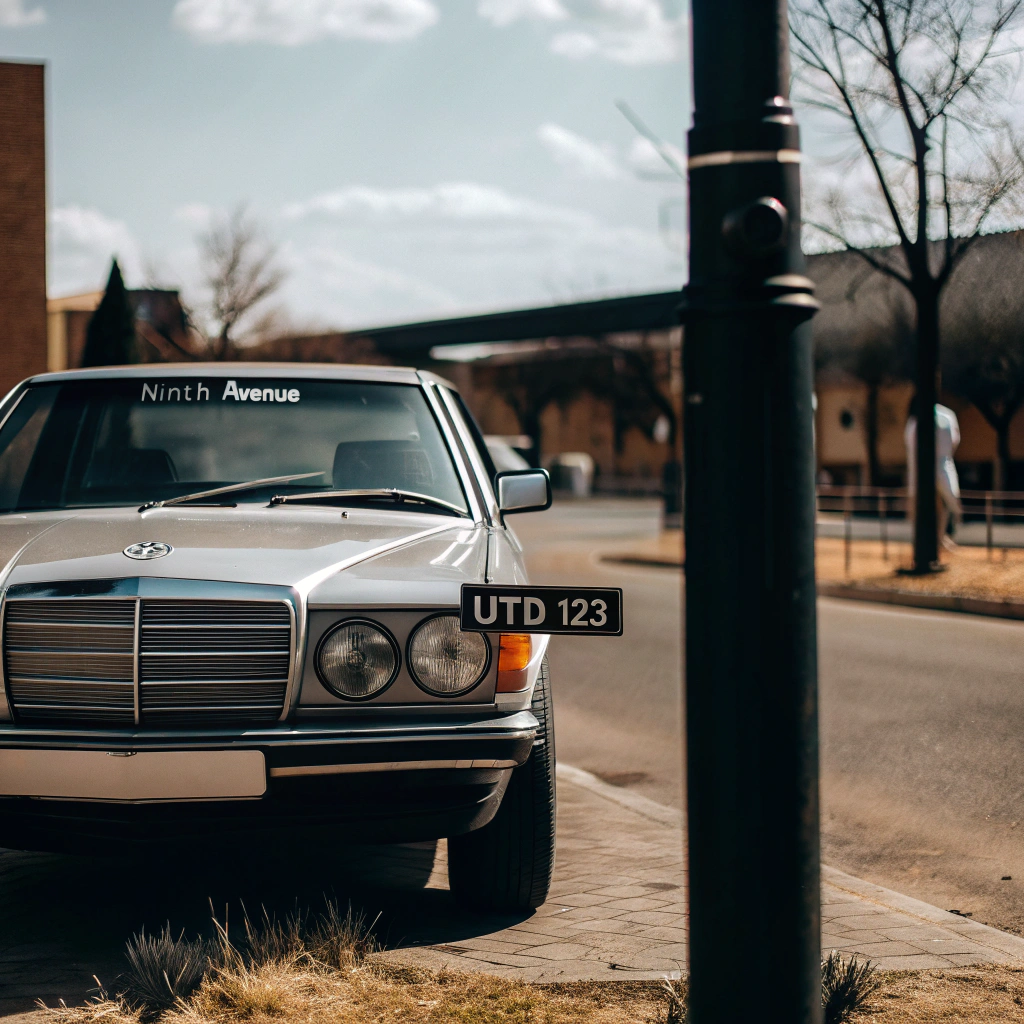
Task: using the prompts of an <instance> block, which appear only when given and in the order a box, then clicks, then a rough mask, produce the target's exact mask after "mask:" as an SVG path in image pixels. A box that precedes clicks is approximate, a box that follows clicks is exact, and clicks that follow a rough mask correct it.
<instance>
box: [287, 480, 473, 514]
mask: <svg viewBox="0 0 1024 1024" xmlns="http://www.w3.org/2000/svg"><path fill="white" fill-rule="evenodd" d="M353 499H355V500H357V501H358V500H360V499H361V500H364V501H380V500H383V501H393V502H395V503H396V504H399V505H400V504H402V503H404V502H406V501H412V502H418V503H419V504H421V505H433V506H434V508H439V509H443V510H444V511H445V512H454V513H455V514H456V515H457V516H462V517H464V518H467V516H466V511H465V509H461V508H459V506H458V505H453V504H452V503H451V502H450V501H443V500H442V499H441V498H432V497H431V496H430V495H429V494H417V493H416V491H401V490H398V489H397V488H394V487H368V488H359V489H356V490H347V491H310V492H309V493H308V494H275V495H274V496H273V497H272V498H271V499H270V504H271V505H288V504H291V503H293V502H294V503H296V504H301V503H304V502H317V501H330V502H332V503H333V502H340V503H341V504H343V505H347V504H348V503H349V502H351V501H352V500H353Z"/></svg>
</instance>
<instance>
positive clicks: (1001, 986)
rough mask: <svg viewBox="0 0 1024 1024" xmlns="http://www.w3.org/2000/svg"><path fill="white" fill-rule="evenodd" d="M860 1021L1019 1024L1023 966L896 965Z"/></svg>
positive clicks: (865, 1023)
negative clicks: (919, 968)
mask: <svg viewBox="0 0 1024 1024" xmlns="http://www.w3.org/2000/svg"><path fill="white" fill-rule="evenodd" d="M853 1020H855V1021H857V1020H859V1021H863V1024H954V1022H955V1024H1019V1022H1024V968H1010V967H974V968H970V969H966V968H965V969H964V970H960V971H900V972H895V971H894V972H891V973H889V974H885V975H883V976H882V987H881V989H880V990H879V991H878V992H876V993H875V994H874V995H873V996H872V997H871V999H870V1000H869V1001H868V1004H867V1007H866V1012H865V1014H864V1015H863V1016H861V1017H859V1018H857V1017H855V1018H853Z"/></svg>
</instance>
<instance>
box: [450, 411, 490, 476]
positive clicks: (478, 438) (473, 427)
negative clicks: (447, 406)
mask: <svg viewBox="0 0 1024 1024" xmlns="http://www.w3.org/2000/svg"><path fill="white" fill-rule="evenodd" d="M448 394H449V395H451V396H452V398H453V399H454V401H455V404H456V406H458V409H459V412H460V413H462V418H463V419H464V420H465V421H466V428H467V430H468V431H469V436H470V437H471V438H472V439H473V445H474V447H475V448H476V450H477V453H478V454H479V456H480V461H481V462H482V463H483V464H484V469H485V470H486V471H487V478H488V480H490V482H491V484H492V485H493V483H494V477H495V474H496V473H497V472H498V470H497V467H496V466H495V465H494V459H493V458H492V457H491V453H490V451H489V450H488V448H487V444H486V442H485V441H484V435H483V432H482V431H481V430H480V425H479V424H478V423H477V421H476V419H475V418H474V416H473V414H472V413H471V412H470V411H469V407H468V406H467V405H466V403H465V402H464V401H463V400H462V395H460V394H459V393H458V392H457V391H449V392H448Z"/></svg>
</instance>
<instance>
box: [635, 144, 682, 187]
mask: <svg viewBox="0 0 1024 1024" xmlns="http://www.w3.org/2000/svg"><path fill="white" fill-rule="evenodd" d="M662 145H663V146H664V147H665V151H666V152H667V153H668V155H669V156H670V157H671V158H672V159H673V160H674V161H675V165H676V167H677V168H679V169H683V170H685V168H686V154H685V153H684V152H683V151H682V150H681V149H680V148H679V147H678V146H673V145H672V143H671V142H663V143H662ZM626 159H627V160H628V162H629V166H630V167H631V168H632V169H633V170H634V171H635V172H636V173H637V174H638V175H639V176H640V177H643V176H645V175H657V176H659V177H660V176H662V175H670V174H672V168H671V167H669V165H668V163H667V162H666V161H665V159H664V157H663V156H662V155H661V153H659V152H658V149H657V147H656V146H655V145H654V143H653V142H651V140H650V139H645V138H643V137H642V136H637V137H636V138H635V139H633V142H632V144H631V145H630V147H629V155H628V156H627V158H626Z"/></svg>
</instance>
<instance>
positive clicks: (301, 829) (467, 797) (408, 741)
mask: <svg viewBox="0 0 1024 1024" xmlns="http://www.w3.org/2000/svg"><path fill="white" fill-rule="evenodd" d="M537 729H538V725H537V720H536V719H535V718H534V717H533V715H532V714H530V712H528V711H521V712H517V713H514V714H505V715H500V714H494V713H491V714H487V715H473V716H466V715H458V716H457V715H452V716H445V717H432V718H430V719H428V720H424V718H423V717H422V716H420V717H415V718H414V717H411V716H410V717H401V718H383V717H380V718H369V717H367V718H361V719H350V720H348V721H346V722H344V723H331V724H330V725H327V724H324V723H320V722H317V723H311V724H304V723H297V724H289V723H282V724H281V725H280V726H274V727H267V728H259V729H246V730H241V731H239V730H234V731H232V730H207V731H202V732H199V731H190V732H188V733H181V732H152V731H145V732H142V731H139V732H136V731H133V730H102V731H100V730H88V729H78V728H76V729H52V728H45V729H36V728H33V729H28V728H25V727H18V726H0V749H25V748H31V749H36V750H102V751H106V752H108V753H112V754H118V753H126V752H139V753H141V752H143V751H147V750H152V751H157V750H178V751H180V750H197V751H198V750H237V749H241V750H259V751H261V752H262V753H263V755H264V758H265V761H266V766H267V789H266V793H265V794H264V795H263V796H262V797H260V798H258V799H250V800H230V801H225V800H216V799H214V800H210V799H207V800H204V801H201V802H200V801H190V800H179V801H175V802H168V803H146V804H135V803H132V802H118V803H111V802H105V801H93V800H66V799H61V798H59V797H57V798H52V797H51V798H46V799H40V798H37V797H32V796H27V795H10V796H5V797H0V846H7V847H14V848H19V849H40V850H44V849H45V850H71V851H79V850H81V851H90V852H98V851H100V850H102V849H103V848H104V846H106V845H107V844H109V843H110V842H111V841H114V842H117V843H118V844H124V843H130V844H146V843H154V842H155V843H160V844H164V845H168V844H174V843H175V842H179V841H181V842H193V841H195V840H197V839H201V840H202V841H204V842H207V843H210V842H216V841H221V840H228V839H231V838H233V837H237V836H238V835H239V834H252V833H259V834H262V836H263V837H264V839H265V840H269V839H275V838H276V839H298V837H299V836H300V835H301V834H305V833H308V832H309V831H310V830H315V831H317V832H320V833H331V834H332V836H333V837H334V838H336V839H339V840H341V841H345V842H353V841H357V842H416V841H422V840H430V839H438V838H441V837H444V836H449V835H457V834H459V833H461V832H467V831H470V830H472V829H474V828H479V827H480V826H482V825H484V824H486V823H487V822H488V821H489V820H490V819H491V818H492V817H493V816H494V813H495V812H496V811H497V808H498V805H499V803H500V801H501V797H502V795H503V793H504V790H505V786H506V785H507V783H508V777H509V775H510V773H511V769H512V768H513V767H515V766H516V765H520V764H522V763H523V762H525V761H526V759H527V758H528V757H529V755H530V750H531V749H532V747H533V744H534V742H535V739H536V735H537Z"/></svg>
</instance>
